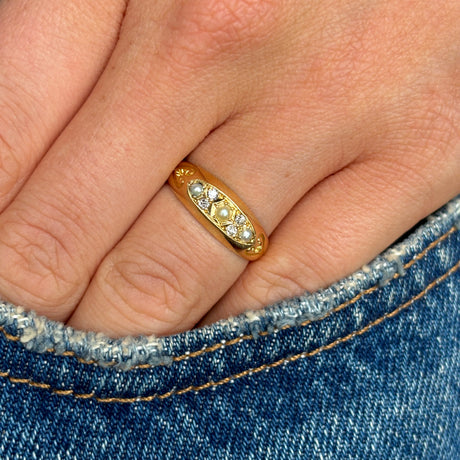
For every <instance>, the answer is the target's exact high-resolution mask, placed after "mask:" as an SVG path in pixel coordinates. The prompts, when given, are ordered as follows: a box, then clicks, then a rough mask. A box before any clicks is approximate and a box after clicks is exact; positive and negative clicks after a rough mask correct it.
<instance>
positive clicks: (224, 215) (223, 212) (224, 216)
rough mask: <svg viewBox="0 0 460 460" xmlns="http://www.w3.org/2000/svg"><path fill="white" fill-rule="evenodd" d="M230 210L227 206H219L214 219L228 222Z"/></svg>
mask: <svg viewBox="0 0 460 460" xmlns="http://www.w3.org/2000/svg"><path fill="white" fill-rule="evenodd" d="M231 212H232V210H231V208H230V207H229V206H226V205H223V206H219V207H218V208H217V209H216V217H217V218H218V219H219V220H220V221H222V222H224V221H226V220H228V219H229V218H230V214H231Z"/></svg>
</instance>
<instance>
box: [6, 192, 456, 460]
mask: <svg viewBox="0 0 460 460" xmlns="http://www.w3.org/2000/svg"><path fill="white" fill-rule="evenodd" d="M459 227H460V197H457V198H456V199H454V200H452V201H451V202H450V203H448V204H447V205H446V206H444V207H443V208H442V209H441V210H439V211H438V212H437V213H435V214H434V215H433V216H430V217H429V218H428V219H426V220H424V221H423V222H422V223H420V225H418V226H417V227H416V228H414V229H412V230H411V232H409V234H407V235H405V237H404V238H402V239H401V240H400V241H399V242H397V243H395V244H394V245H393V246H392V247H390V248H389V249H388V250H387V251H385V252H384V253H383V254H382V255H380V256H379V257H377V258H376V259H375V260H374V261H373V262H372V263H370V264H369V265H368V266H365V267H363V268H362V269H361V270H359V271H357V272H356V273H354V274H353V275H351V276H350V277H348V278H346V279H343V280H341V281H340V282H338V283H336V284H334V285H333V286H330V287H329V288H327V289H324V290H322V291H320V292H316V293H305V294H304V295H302V296H299V297H294V298H291V299H285V300H284V301H281V302H278V303H276V304H274V305H271V306H267V307H266V308H265V309H264V310H262V311H257V312H247V313H245V314H243V315H241V316H238V317H236V318H231V319H229V320H226V321H221V322H219V323H216V324H214V325H212V326H209V327H205V328H202V329H197V330H193V331H189V332H186V333H182V334H177V335H174V336H171V337H164V338H156V337H137V338H132V337H128V338H124V339H120V340H113V339H108V338H107V337H105V336H103V335H102V334H94V333H83V332H79V331H74V330H72V329H70V328H67V327H65V326H63V325H62V324H60V323H56V322H53V321H49V320H47V319H45V318H43V317H39V316H37V315H35V314H34V313H32V312H26V311H24V310H23V309H21V308H18V307H15V306H14V305H11V304H9V303H1V302H0V341H1V347H0V459H6V460H10V459H46V460H48V459H87V460H92V459H94V460H99V459H114V460H115V459H201V460H207V459H212V460H214V459H245V460H246V459H276V460H284V459H304V458H305V459H317V458H318V459H459V458H460V414H459V407H460V333H459V319H460V316H459V305H460V282H459V281H460V275H459V273H460V262H459V261H460V237H459V231H458V230H459ZM363 244H365V243H364V242H363ZM0 263H1V261H0Z"/></svg>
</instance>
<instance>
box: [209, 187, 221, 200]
mask: <svg viewBox="0 0 460 460" xmlns="http://www.w3.org/2000/svg"><path fill="white" fill-rule="evenodd" d="M207 195H208V198H209V199H210V200H211V201H216V200H217V198H218V197H219V192H218V190H217V189H215V188H214V187H211V188H210V189H208V193H207Z"/></svg>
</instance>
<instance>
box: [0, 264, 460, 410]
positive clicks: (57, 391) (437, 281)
mask: <svg viewBox="0 0 460 460" xmlns="http://www.w3.org/2000/svg"><path fill="white" fill-rule="evenodd" d="M459 268H460V261H458V262H457V263H456V264H455V265H454V266H453V267H451V268H450V269H449V270H448V271H447V272H445V273H444V274H443V275H441V276H440V277H439V278H436V279H435V280H434V281H432V282H431V283H429V284H428V285H427V286H426V287H425V288H424V289H423V290H422V291H421V292H419V293H418V294H416V295H415V296H414V297H412V298H411V299H409V300H408V301H407V302H405V303H403V304H401V305H399V306H398V307H397V308H396V309H394V310H392V311H391V312H389V313H385V314H384V315H383V316H381V317H379V318H377V319H376V320H374V321H371V322H370V323H369V324H367V325H366V326H364V327H363V328H361V329H359V330H357V331H353V332H351V333H350V334H348V335H346V336H343V337H339V338H338V339H336V340H334V341H333V342H331V343H329V344H327V345H322V346H320V347H318V348H315V349H314V350H312V351H308V352H302V353H298V354H296V355H293V356H289V357H287V358H282V359H280V360H278V361H275V362H273V363H269V364H262V365H261V366H258V367H254V368H250V369H246V370H244V371H242V372H239V373H237V374H234V375H231V376H229V377H225V378H223V379H221V380H218V381H216V382H214V381H212V380H211V381H209V382H207V383H204V384H202V385H190V386H188V387H186V388H183V389H182V390H171V391H168V392H166V393H162V394H158V393H155V394H153V395H149V396H137V397H129V398H121V397H100V396H96V395H95V394H94V392H92V393H76V392H75V391H74V390H72V389H68V390H62V389H57V388H52V387H51V385H50V384H48V383H39V382H34V381H33V380H31V379H25V378H18V377H12V376H11V375H10V374H9V372H1V371H0V377H2V378H6V379H8V380H9V381H10V382H11V383H13V384H16V383H22V384H26V385H28V386H30V387H34V388H40V389H45V390H50V391H51V392H52V393H53V394H56V395H59V396H73V397H74V398H76V399H93V400H95V401H97V402H99V403H125V404H126V403H130V404H132V403H136V402H150V401H153V400H155V399H159V400H163V399H166V398H169V397H172V396H176V395H177V396H179V395H182V394H185V393H189V392H191V391H193V392H195V393H198V392H199V391H202V390H205V389H207V388H212V387H218V386H222V385H225V384H227V383H230V382H233V381H234V380H237V379H240V378H243V377H246V376H248V375H253V374H256V373H259V372H261V371H264V370H268V369H273V368H275V367H279V366H281V365H283V364H287V363H291V362H295V361H298V360H299V359H304V358H310V357H312V356H315V355H317V354H319V353H321V352H323V351H326V350H330V349H332V348H334V347H336V346H337V345H340V344H341V343H345V342H348V341H349V340H350V339H352V338H354V337H358V336H360V335H362V334H364V333H366V332H367V331H369V330H370V329H372V328H373V327H375V326H378V325H379V324H381V323H382V322H384V321H385V320H387V319H389V318H392V317H394V316H396V315H397V314H398V313H400V312H401V311H402V310H404V309H406V308H407V307H409V306H411V305H412V304H413V303H414V302H416V301H417V300H420V299H422V298H423V297H424V296H425V295H426V294H427V293H428V292H429V291H430V290H431V289H433V288H434V287H435V286H437V285H438V284H440V283H441V282H442V281H444V280H445V279H447V278H448V277H449V276H450V275H452V274H453V273H455V272H456V271H457V270H458V269H459Z"/></svg>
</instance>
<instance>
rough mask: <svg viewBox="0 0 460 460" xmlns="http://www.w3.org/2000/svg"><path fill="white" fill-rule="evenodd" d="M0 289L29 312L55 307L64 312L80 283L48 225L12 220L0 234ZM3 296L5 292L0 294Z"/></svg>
mask: <svg viewBox="0 0 460 460" xmlns="http://www.w3.org/2000/svg"><path fill="white" fill-rule="evenodd" d="M0 234H1V237H0V258H1V260H2V261H7V262H4V263H2V264H1V265H0V285H2V289H3V291H6V294H8V293H11V294H12V296H13V297H14V298H15V299H16V298H17V299H18V300H15V301H17V302H21V303H24V304H26V305H28V306H30V307H31V308H38V309H40V308H47V307H59V308H60V309H61V310H62V311H64V309H65V307H70V306H72V305H73V304H74V302H75V300H76V299H77V298H78V296H79V294H80V290H81V286H82V283H81V282H80V277H79V275H78V272H77V270H76V268H75V265H74V261H73V259H72V255H71V252H70V251H69V249H68V247H67V246H66V244H65V243H64V242H65V241H66V238H65V237H61V236H60V235H58V234H57V233H56V232H55V231H53V227H52V225H49V223H48V221H47V223H46V225H45V224H43V223H40V222H34V223H32V222H31V221H25V220H24V219H23V218H15V220H10V221H7V222H4V223H3V225H2V231H1V232H0ZM3 294H5V292H3Z"/></svg>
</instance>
